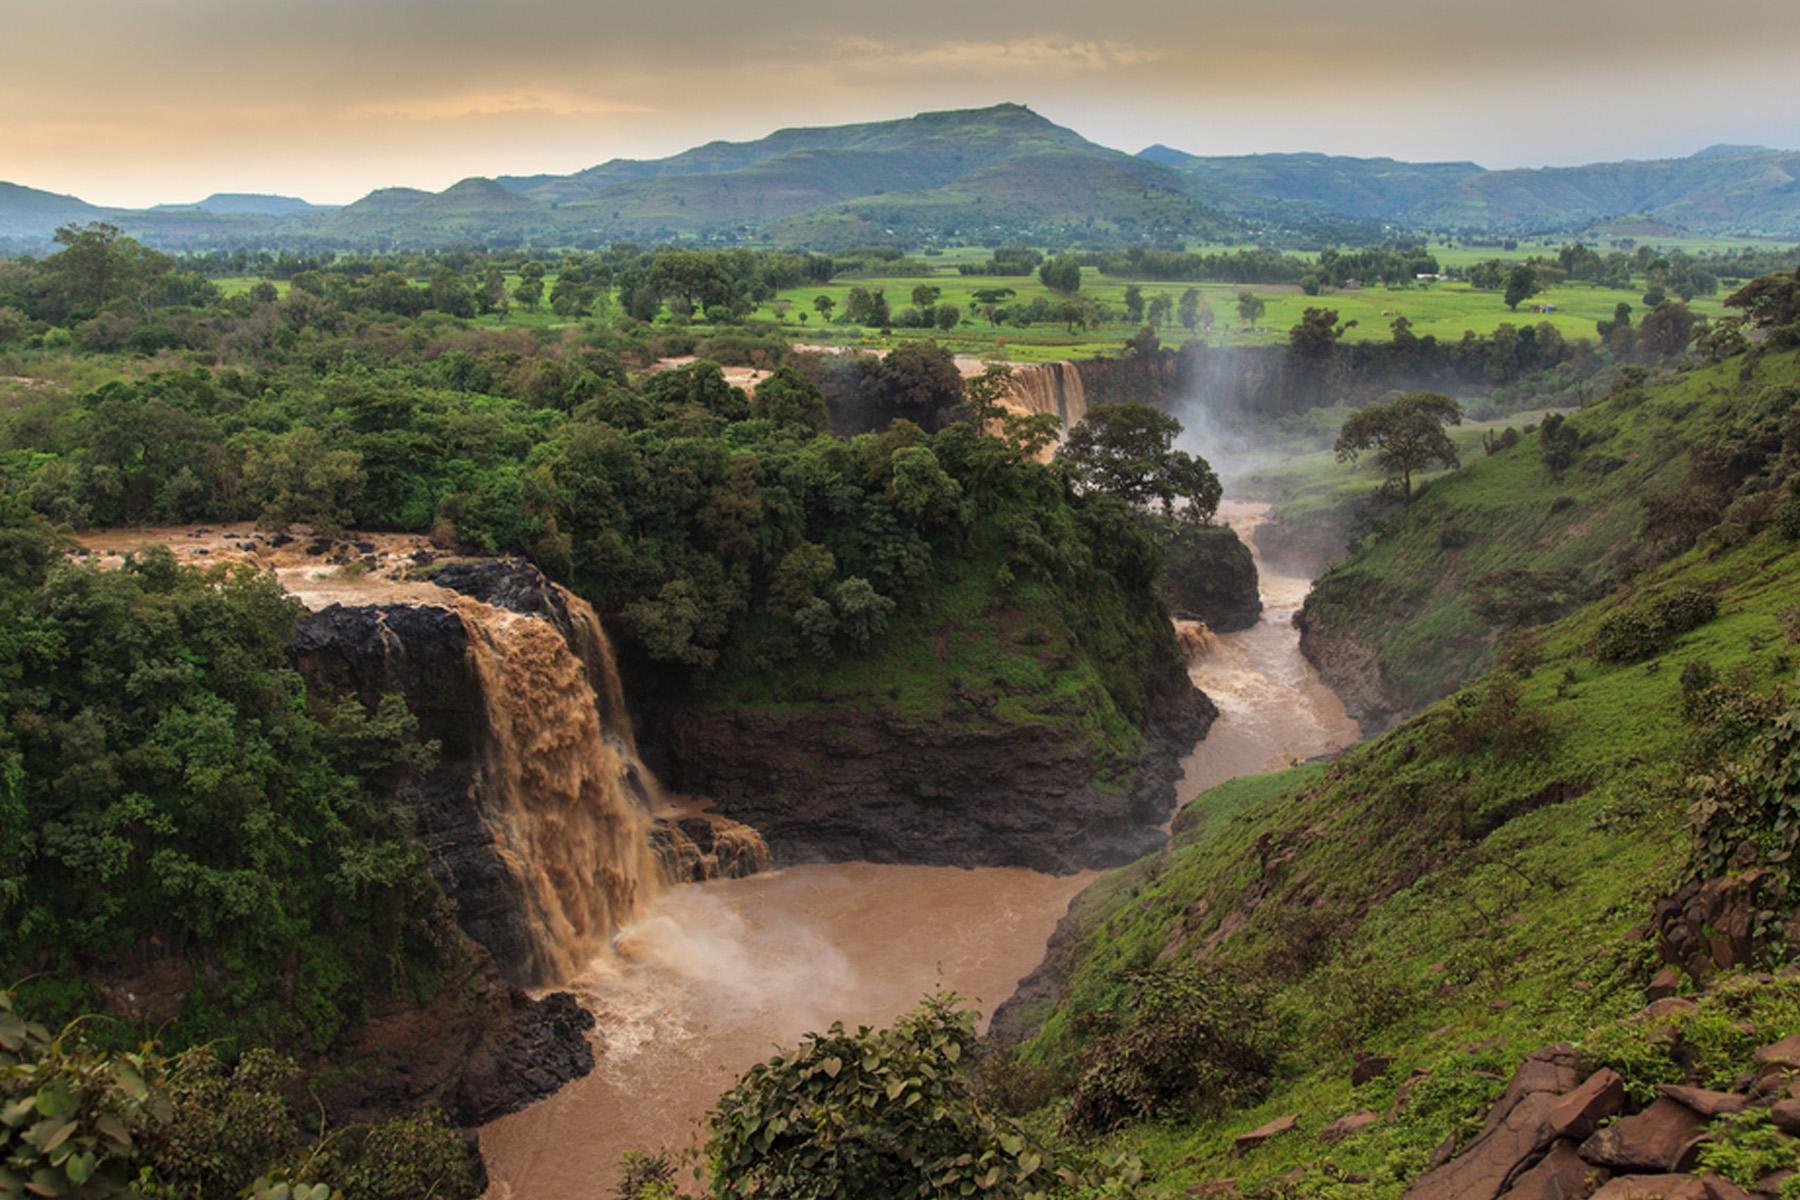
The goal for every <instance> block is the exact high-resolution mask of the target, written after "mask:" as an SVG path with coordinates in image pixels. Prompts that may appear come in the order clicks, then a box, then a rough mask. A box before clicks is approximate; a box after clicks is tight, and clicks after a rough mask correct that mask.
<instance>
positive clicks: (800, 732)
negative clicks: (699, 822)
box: [660, 686, 1218, 872]
mask: <svg viewBox="0 0 1800 1200" xmlns="http://www.w3.org/2000/svg"><path fill="white" fill-rule="evenodd" d="M970 707H971V711H970V712H968V713H965V714H963V715H964V716H965V717H967V718H969V719H959V720H956V721H934V722H929V723H921V722H909V721H906V720H903V719H901V718H899V717H897V716H894V715H891V714H888V713H884V712H879V711H868V710H863V709H858V708H853V707H845V708H830V707H826V708H819V709H812V710H809V711H805V712H801V713H797V714H792V715H789V714H784V713H779V712H769V711H758V710H752V709H745V708H731V707H712V706H691V707H685V708H682V709H679V710H677V711H673V712H670V713H668V714H666V716H665V718H664V719H663V721H662V729H661V731H660V732H661V738H660V740H661V741H662V742H663V744H664V745H665V746H666V748H667V753H668V757H669V762H668V764H667V767H666V768H665V769H666V771H667V772H668V777H669V779H670V781H671V783H672V785H673V786H675V787H678V788H680V789H682V790H686V791H693V792H701V793H704V794H706V795H707V796H710V797H712V798H713V800H714V803H715V804H716V806H717V808H718V810H719V811H720V812H722V813H724V814H725V815H727V816H729V817H732V818H734V819H736V820H739V821H742V822H744V823H746V824H748V825H750V826H753V827H754V828H756V829H757V830H759V831H760V832H761V833H762V834H763V836H764V837H765V838H766V839H767V840H768V843H769V846H770V849H771V850H772V852H773V854H774V857H775V861H776V862H777V863H796V862H819V861H842V860H858V859H860V860H865V861H869V862H908V863H929V864H943V865H951V866H963V867H973V866H1023V867H1031V868H1034V869H1037V870H1043V871H1055V872H1064V871H1074V870H1080V869H1083V868H1087V867H1098V866H1110V865H1115V864H1118V863H1122V862H1128V861H1130V860H1131V859H1133V858H1136V857H1137V856H1139V855H1141V854H1143V853H1145V852H1146V851H1148V850H1151V849H1154V848H1155V847H1156V846H1158V845H1159V844H1161V842H1162V840H1163V835H1162V833H1161V832H1160V831H1159V830H1158V829H1157V826H1158V825H1159V824H1161V823H1162V822H1163V821H1164V820H1165V819H1166V818H1167V816H1168V813H1169V810H1170V808H1171V806H1172V805H1173V803H1174V795H1175V793H1174V785H1175V782H1176V780H1177V779H1178V778H1179V777H1180V774H1181V768H1180V760H1181V758H1182V757H1183V756H1184V755H1186V754H1187V753H1188V752H1190V751H1191V750H1192V749H1193V746H1194V743H1195V742H1196V741H1197V740H1198V739H1200V738H1201V737H1203V736H1205V733H1206V730H1207V728H1208V727H1209V726H1210V725H1211V723H1212V721H1213V719H1214V717H1216V716H1217V715H1218V710H1217V709H1216V708H1215V707H1214V706H1213V704H1212V702H1211V701H1210V700H1208V699H1207V698H1206V697H1205V696H1204V695H1203V694H1201V693H1200V692H1198V691H1196V690H1194V689H1193V688H1192V687H1191V686H1188V687H1187V688H1186V689H1185V690H1184V691H1171V692H1168V693H1165V694H1164V695H1163V696H1161V697H1160V698H1159V699H1158V701H1157V703H1156V707H1155V710H1154V711H1153V713H1152V715H1151V718H1150V719H1149V720H1148V721H1147V722H1146V733H1145V737H1144V740H1143V744H1142V746H1141V749H1140V752H1139V756H1138V762H1137V768H1136V770H1135V771H1134V772H1133V773H1132V775H1131V779H1130V782H1129V783H1128V784H1126V785H1125V786H1123V787H1120V788H1118V789H1117V790H1111V789H1109V788H1107V787H1105V786H1103V785H1100V784H1097V783H1096V782H1095V781H1094V779H1093V778H1092V777H1093V775H1094V762H1093V760H1092V757H1091V755H1092V750H1091V746H1090V744H1089V742H1088V739H1087V738H1086V737H1084V736H1083V734H1082V732H1081V730H1080V729H1079V728H1078V727H1076V724H1075V723H1076V722H1077V721H1078V720H1079V716H1080V714H1078V713H1070V714H1069V715H1068V718H1067V721H1066V722H1046V723H1012V722H1008V721H1004V720H1000V719H997V718H993V717H992V714H991V713H990V714H987V715H986V717H985V718H984V717H983V715H982V714H981V713H979V712H977V711H976V710H977V709H979V708H980V707H981V702H980V700H979V699H977V698H973V697H972V698H971V700H970Z"/></svg>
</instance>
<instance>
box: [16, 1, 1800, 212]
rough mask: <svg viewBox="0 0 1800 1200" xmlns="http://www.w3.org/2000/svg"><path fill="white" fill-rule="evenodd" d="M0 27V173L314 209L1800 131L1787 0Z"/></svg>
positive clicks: (822, 7)
mask: <svg viewBox="0 0 1800 1200" xmlns="http://www.w3.org/2000/svg"><path fill="white" fill-rule="evenodd" d="M0 30H4V31H5V33H6V36H5V38H4V40H0V45H4V46H5V47H6V57H5V63H6V65H5V69H4V70H3V71H0V180H7V181H10V182H15V183H22V184H26V185H28V186H32V187H40V188H47V189H49V190H52V191H59V192H70V193H73V194H75V195H78V196H81V197H82V198H83V199H87V200H90V201H93V202H95V203H101V204H118V205H142V204H149V203H154V202H157V201H191V200H195V199H199V198H200V197H202V196H204V195H206V194H208V193H210V192H214V191H258V192H281V193H285V194H290V195H300V196H304V197H305V198H307V199H309V200H313V201H316V202H327V203H342V202H346V201H349V200H353V199H355V198H356V197H357V196H360V195H362V194H364V193H366V192H367V191H369V190H370V189H372V188H375V187H383V186H392V185H407V186H414V187H426V188H432V189H439V188H443V187H445V186H447V185H449V184H451V183H453V182H455V181H456V180H458V179H460V178H463V177H465V176H468V175H476V174H486V175H497V174H534V173H539V172H557V173H562V172H568V171H574V170H579V169H581V168H582V167H586V166H591V165H593V164H594V163H597V162H602V161H604V160H606V159H608V158H613V157H618V156H624V157H657V156H661V155H665V154H671V153H675V152H677V151H680V150H682V149H685V148H686V147H688V146H691V145H694V144H697V143H699V142H703V141H709V140H712V139H714V138H726V139H731V140H740V139H746V138H754V137H758V136H761V135H762V134H765V133H767V132H769V131H771V130H773V129H776V128H779V127H782V126H786V125H799V124H805V125H818V124H836V123H841V122H846V121H861V120H877V119H884V118H890V117H898V116H905V115H909V114H911V113H913V112H917V111H921V110H926V109H935V108H961V107H973V106H979V105H985V104H991V103H996V102H999V101H1002V100H1011V101H1017V102H1020V103H1023V104H1028V105H1030V106H1031V107H1032V108H1034V109H1036V110H1037V111H1038V112H1040V113H1043V114H1044V115H1045V116H1047V117H1049V118H1051V119H1052V120H1055V121H1057V122H1058V123H1059V124H1063V125H1068V126H1070V127H1072V128H1074V129H1076V130H1077V131H1079V132H1081V133H1083V134H1084V135H1086V136H1088V137H1090V138H1092V139H1094V140H1095V141H1098V142H1102V143H1104V144H1107V145H1111V146H1115V147H1118V148H1120V149H1123V150H1127V151H1136V150H1139V149H1141V148H1142V147H1143V146H1145V145H1148V144H1150V143H1152V142H1163V143H1166V144H1168V145H1171V146H1175V147H1178V148H1180V149H1184V150H1188V151H1191V152H1194V153H1200V154H1209V153H1227V154H1230V153H1250V152H1255V151H1263V150H1324V151H1328V152H1332V153H1342V154H1362V155H1381V154H1386V155H1392V156H1394V157H1398V158H1410V159H1473V160H1475V161H1477V162H1480V163H1482V164H1483V165H1485V166H1490V167H1506V166H1531V165H1540V164H1555V163H1574V162H1589V161H1595V160H1600V159H1612V158H1650V157H1663V156H1669V155H1678V154H1686V153H1690V152H1692V151H1694V150H1697V149H1699V148H1700V147H1702V146H1704V145H1707V144H1709V143H1712V142H1719V141H1729V142H1755V143H1762V144H1770V145H1781V146H1787V147H1795V146H1800V70H1797V69H1796V64H1800V3H1795V2H1794V0H1712V2H1711V3H1708V4H1704V5H1695V4H1691V3H1686V2H1677V0H1635V2H1629V3H1628V2H1625V0H1507V2H1506V3H1504V4H1502V3H1488V2H1484V3H1468V2H1466V0H1435V2H1428V0H1362V2H1361V3H1354V4H1341V5H1320V4H1317V3H1316V2H1312V0H1265V2H1262V3H1255V2H1251V0H1242V2H1240V3H1235V4H1227V3H1220V2H1218V0H1185V2H1184V0H1112V2H1111V3H1106V4H1096V3H1093V2H1092V0H1084V2H1081V3H1076V2H1074V0H1037V2H1035V3H1028V4H1026V3H998V2H992V0H987V2H984V0H913V2H912V3H908V4H895V3H887V4H871V3H867V2H866V0H837V2H836V3H831V4H826V3H817V2H814V3H806V4H800V3H791V2H788V0H772V2H765V3H762V4H754V3H742V2H741V0H740V2H736V3H731V2H727V0H659V2H656V3H637V4H621V3H616V2H613V0H599V2H596V0H586V2H583V0H516V2H513V3H501V2H498V0H486V2H476V0H362V2H360V3H358V2H353V0H286V2H281V0H134V2H131V3H127V2H126V0H93V2H92V3H88V4H85V5H71V4H68V3H66V2H64V3H51V2H49V0H0Z"/></svg>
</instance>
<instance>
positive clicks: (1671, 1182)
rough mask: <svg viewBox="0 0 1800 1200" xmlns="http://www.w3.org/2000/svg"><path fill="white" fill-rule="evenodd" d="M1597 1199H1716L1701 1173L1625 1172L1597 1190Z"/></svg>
mask: <svg viewBox="0 0 1800 1200" xmlns="http://www.w3.org/2000/svg"><path fill="white" fill-rule="evenodd" d="M1594 1200H1713V1196H1712V1193H1711V1192H1710V1191H1708V1190H1707V1187H1706V1183H1705V1181H1704V1180H1702V1179H1701V1178H1700V1177H1699V1176H1698V1175H1622V1176H1620V1177H1619V1178H1617V1179H1614V1180H1613V1181H1611V1182H1610V1183H1608V1184H1607V1185H1606V1186H1605V1187H1603V1188H1601V1189H1600V1190H1599V1191H1597V1192H1595V1193H1594Z"/></svg>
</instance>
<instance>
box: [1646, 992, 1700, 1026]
mask: <svg viewBox="0 0 1800 1200" xmlns="http://www.w3.org/2000/svg"><path fill="white" fill-rule="evenodd" d="M1699 1011H1700V1006H1699V1005H1698V1004H1695V1003H1694V1002H1693V1001H1692V1000H1689V999H1688V998H1687V997H1686V996H1664V997H1663V998H1662V999H1660V1000H1652V1001H1651V1002H1650V1003H1649V1004H1646V1005H1645V1006H1644V1010H1643V1011H1642V1012H1640V1013H1639V1014H1638V1015H1637V1019H1638V1020H1640V1021H1663V1020H1667V1019H1668V1018H1669V1017H1672V1016H1674V1015H1675V1014H1676V1013H1694V1012H1699Z"/></svg>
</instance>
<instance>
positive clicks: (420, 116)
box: [344, 90, 656, 121]
mask: <svg viewBox="0 0 1800 1200" xmlns="http://www.w3.org/2000/svg"><path fill="white" fill-rule="evenodd" d="M655 111H656V109H654V108H652V107H650V106H649V105H645V104H634V103H631V102H629V101H624V100H609V99H603V98H599V97H594V96H584V95H579V94H576V93H572V92H552V91H543V90H532V91H525V92H458V93H452V94H446V95H440V96H411V97H390V98H385V99H379V100H365V101H363V102H361V103H358V104H353V105H350V106H349V107H347V108H346V109H344V115H346V116H349V117H351V118H358V117H375V118H389V117H397V118H400V119H403V120H411V121H449V120H460V119H463V118H467V117H495V116H507V115H512V114H531V115H541V116H550V117H592V116H607V115H612V114H621V113H653V112H655Z"/></svg>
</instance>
